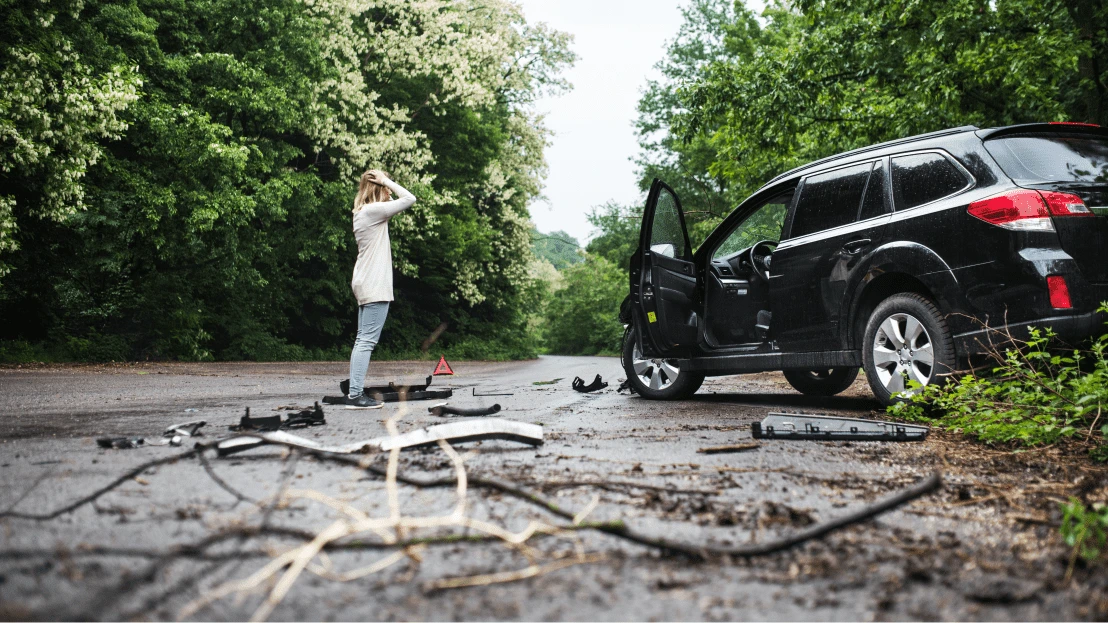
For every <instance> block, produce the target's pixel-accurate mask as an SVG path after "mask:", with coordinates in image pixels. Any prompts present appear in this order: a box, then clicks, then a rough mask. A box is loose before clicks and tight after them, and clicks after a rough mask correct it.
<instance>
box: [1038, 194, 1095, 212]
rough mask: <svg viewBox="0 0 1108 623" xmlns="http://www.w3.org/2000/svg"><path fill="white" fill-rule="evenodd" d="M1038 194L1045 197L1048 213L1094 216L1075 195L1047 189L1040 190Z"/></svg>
mask: <svg viewBox="0 0 1108 623" xmlns="http://www.w3.org/2000/svg"><path fill="white" fill-rule="evenodd" d="M1039 194H1040V195H1042V196H1043V199H1046V205H1047V206H1049V207H1050V213H1051V214H1053V215H1054V216H1096V215H1095V214H1093V213H1092V212H1090V211H1089V208H1088V207H1086V206H1085V202H1084V201H1082V200H1081V197H1078V196H1077V195H1071V194H1069V193H1056V192H1051V191H1049V190H1041V191H1039Z"/></svg>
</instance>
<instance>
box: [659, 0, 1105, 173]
mask: <svg viewBox="0 0 1108 623" xmlns="http://www.w3.org/2000/svg"><path fill="white" fill-rule="evenodd" d="M765 17H766V18H767V24H766V26H765V27H764V28H763V29H761V30H757V31H756V30H748V29H738V30H732V31H730V32H729V35H728V36H729V37H732V38H735V39H736V41H735V43H733V44H731V45H732V47H733V48H735V49H738V48H741V47H742V45H747V46H749V48H750V49H752V50H753V53H752V54H750V55H747V56H740V57H736V58H724V59H719V60H716V61H714V62H712V63H710V64H709V65H708V66H707V67H706V68H705V69H704V71H703V75H702V77H701V78H700V79H699V80H697V81H695V82H694V83H690V84H688V85H686V87H685V88H683V89H679V94H678V96H679V98H680V101H681V107H682V108H683V111H682V112H681V113H680V114H678V115H677V116H676V118H675V119H674V120H673V122H672V128H673V132H674V133H675V135H676V136H677V137H679V138H683V139H684V143H682V145H684V144H697V142H698V141H705V142H707V144H708V145H710V146H711V147H712V148H714V149H715V150H716V152H717V156H716V157H715V159H714V160H713V161H712V163H711V164H710V165H709V166H708V171H709V172H710V173H712V174H713V175H716V176H719V177H721V178H723V179H726V180H728V181H729V182H730V183H731V184H733V185H734V187H735V188H736V189H741V190H742V193H743V194H746V193H749V192H750V191H752V190H753V189H755V188H757V187H758V186H760V185H761V184H762V183H763V182H765V181H766V180H768V179H769V178H770V177H772V176H773V175H776V174H777V173H780V172H782V171H783V170H786V169H789V168H792V167H794V166H797V165H799V164H803V163H805V162H808V161H811V160H814V159H817V158H820V157H823V156H826V155H829V154H833V153H836V152H840V151H844V150H847V149H851V148H855V147H859V146H864V145H868V144H872V143H876V142H879V141H882V140H888V139H892V138H897V137H902V136H907V135H911V134H918V133H922V132H928V131H932V130H939V129H943V128H947V127H953V126H959V125H966V124H975V125H979V126H995V125H1007V124H1013V123H1021V122H1026V121H1044V120H1066V119H1077V120H1089V121H1094V122H1100V123H1106V122H1108V117H1105V116H1104V115H1105V111H1106V110H1108V109H1106V107H1105V104H1106V102H1108V100H1106V99H1105V98H1106V94H1108V92H1106V90H1105V88H1104V84H1105V83H1106V78H1108V73H1105V72H1106V71H1108V67H1104V66H1103V64H1102V63H1101V62H1100V60H1099V59H1103V58H1105V55H1106V52H1108V7H1105V6H1102V5H1096V4H1094V3H1091V2H1086V1H1085V0H998V1H995V2H994V1H990V0H940V1H938V2H905V1H896V2H886V1H884V0H863V1H861V2H853V1H851V2H847V1H846V0H822V1H814V0H805V1H802V2H799V3H796V4H789V5H783V4H778V5H774V6H773V7H771V8H769V9H767V10H766V12H765ZM740 44H742V45H740ZM679 149H680V150H684V149H685V147H680V148H679Z"/></svg>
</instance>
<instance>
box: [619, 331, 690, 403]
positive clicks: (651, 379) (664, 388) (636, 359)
mask: <svg viewBox="0 0 1108 623" xmlns="http://www.w3.org/2000/svg"><path fill="white" fill-rule="evenodd" d="M623 370H624V372H626V373H627V380H628V382H630V383H631V386H632V387H634V389H635V392H636V393H638V394H639V395H640V396H642V397H643V398H649V399H651V400H681V399H683V398H688V397H689V396H692V395H693V394H695V393H696V390H698V389H700V385H701V384H702V383H703V382H704V374H703V373H698V372H690V371H689V370H682V369H681V362H680V361H679V360H677V359H662V358H651V357H644V356H643V354H642V350H640V349H639V340H638V336H637V335H636V334H635V330H634V329H628V330H627V331H626V332H625V333H624V334H623Z"/></svg>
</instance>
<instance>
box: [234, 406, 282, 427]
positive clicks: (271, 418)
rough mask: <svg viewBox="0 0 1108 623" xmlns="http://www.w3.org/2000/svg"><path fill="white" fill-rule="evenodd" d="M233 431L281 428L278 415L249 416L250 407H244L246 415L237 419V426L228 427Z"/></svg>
mask: <svg viewBox="0 0 1108 623" xmlns="http://www.w3.org/2000/svg"><path fill="white" fill-rule="evenodd" d="M227 428H229V429H230V430H233V431H252V430H257V431H269V430H277V429H279V428H281V416H280V415H260V416H252V415H250V407H246V414H245V415H243V416H242V418H241V419H239V423H238V425H237V426H228V427H227Z"/></svg>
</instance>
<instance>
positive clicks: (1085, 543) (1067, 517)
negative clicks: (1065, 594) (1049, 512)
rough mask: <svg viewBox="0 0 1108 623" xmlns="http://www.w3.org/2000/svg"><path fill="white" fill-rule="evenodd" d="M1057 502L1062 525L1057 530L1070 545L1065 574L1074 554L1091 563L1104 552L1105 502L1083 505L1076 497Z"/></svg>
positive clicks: (1106, 532)
mask: <svg viewBox="0 0 1108 623" xmlns="http://www.w3.org/2000/svg"><path fill="white" fill-rule="evenodd" d="M1061 506H1062V525H1061V527H1060V529H1059V531H1060V532H1061V534H1062V540H1063V541H1065V543H1066V545H1068V546H1069V547H1072V548H1073V554H1072V556H1071V557H1070V567H1069V570H1067V571H1066V576H1067V577H1069V575H1070V574H1071V573H1072V572H1073V565H1074V563H1075V562H1076V561H1077V559H1078V558H1081V559H1082V560H1084V561H1085V562H1086V563H1087V564H1092V563H1094V562H1096V561H1097V560H1100V559H1102V557H1103V555H1104V554H1105V553H1106V552H1108V549H1106V547H1105V546H1106V545H1108V506H1106V505H1104V504H1093V505H1092V506H1091V507H1087V506H1085V504H1083V503H1082V502H1081V500H1079V499H1077V498H1070V501H1069V502H1068V503H1066V504H1062V505H1061Z"/></svg>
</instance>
